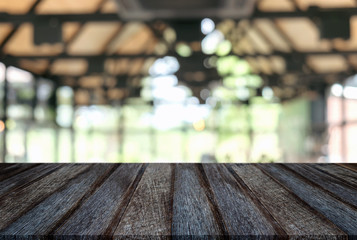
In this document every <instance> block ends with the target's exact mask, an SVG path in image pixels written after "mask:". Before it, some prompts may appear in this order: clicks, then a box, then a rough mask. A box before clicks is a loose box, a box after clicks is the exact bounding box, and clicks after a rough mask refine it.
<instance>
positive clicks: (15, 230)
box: [0, 164, 357, 240]
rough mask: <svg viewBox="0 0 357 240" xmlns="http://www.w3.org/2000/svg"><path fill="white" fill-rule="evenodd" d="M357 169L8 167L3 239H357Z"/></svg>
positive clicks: (3, 180) (3, 175)
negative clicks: (356, 184) (356, 185)
mask: <svg viewBox="0 0 357 240" xmlns="http://www.w3.org/2000/svg"><path fill="white" fill-rule="evenodd" d="M356 169H357V168H356V165H350V164H341V165H338V164H0V194H1V195H0V240H13V239H24V240H25V239H26V240H27V239H43V240H45V239H52V240H53V239H62V240H67V239H93V240H94V239H96V240H98V239H227V238H229V239H357V207H356V200H357V198H356V196H357V195H356V194H357V188H356V187H355V183H356V182H357V171H356Z"/></svg>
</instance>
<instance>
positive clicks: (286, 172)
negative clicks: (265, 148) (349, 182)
mask: <svg viewBox="0 0 357 240" xmlns="http://www.w3.org/2000/svg"><path fill="white" fill-rule="evenodd" d="M257 166H258V167H259V168H260V169H262V170H264V171H265V172H266V173H267V174H269V175H270V176H272V177H273V178H274V179H276V180H277V181H279V182H280V183H281V184H282V185H284V186H285V187H286V188H288V189H290V190H291V191H292V192H294V193H295V194H296V195H297V196H298V197H299V198H301V199H302V200H303V201H305V202H306V203H307V204H309V205H310V206H311V207H313V208H314V209H316V210H317V211H319V212H320V213H321V214H323V215H324V216H326V217H327V218H328V219H329V220H330V221H331V222H333V223H334V224H335V225H337V226H338V227H339V228H340V229H341V230H342V231H344V232H345V233H347V234H348V235H349V236H354V237H356V236H357V209H356V208H353V207H351V206H350V205H347V204H345V203H343V202H341V201H339V200H338V199H336V198H334V197H333V196H331V194H330V193H329V192H327V191H326V190H324V189H322V188H319V187H318V185H316V184H314V183H313V182H311V181H309V180H307V179H306V178H303V177H301V176H300V175H298V174H296V173H295V172H294V171H292V170H291V169H289V168H287V167H284V165H282V164H280V165H278V164H259V165H257Z"/></svg>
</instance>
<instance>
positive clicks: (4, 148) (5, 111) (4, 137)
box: [2, 66, 9, 162]
mask: <svg viewBox="0 0 357 240" xmlns="http://www.w3.org/2000/svg"><path fill="white" fill-rule="evenodd" d="M8 84H9V82H8V80H7V67H6V66H5V78H4V86H3V87H4V99H3V112H4V116H3V118H2V121H3V123H4V130H3V132H2V136H3V147H2V150H3V152H2V161H3V162H5V158H6V155H7V144H6V132H7V127H6V121H7V105H8V99H7V90H8Z"/></svg>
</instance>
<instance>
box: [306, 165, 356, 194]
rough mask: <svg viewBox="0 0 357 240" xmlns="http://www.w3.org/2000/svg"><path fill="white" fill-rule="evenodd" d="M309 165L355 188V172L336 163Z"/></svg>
mask: <svg viewBox="0 0 357 240" xmlns="http://www.w3.org/2000/svg"><path fill="white" fill-rule="evenodd" d="M311 165H312V166H314V167H315V168H317V169H319V170H321V171H324V172H326V173H328V174H331V176H334V177H335V178H339V179H341V180H343V181H345V182H346V183H348V184H350V185H352V186H353V187H355V188H357V172H355V171H353V170H351V169H348V168H345V167H342V166H339V165H337V164H311Z"/></svg>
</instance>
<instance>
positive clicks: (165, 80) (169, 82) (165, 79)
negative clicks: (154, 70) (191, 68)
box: [151, 75, 178, 88]
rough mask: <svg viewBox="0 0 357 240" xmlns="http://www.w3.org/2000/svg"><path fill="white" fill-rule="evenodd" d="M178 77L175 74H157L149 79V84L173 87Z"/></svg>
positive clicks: (155, 86) (156, 86)
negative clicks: (157, 75)
mask: <svg viewBox="0 0 357 240" xmlns="http://www.w3.org/2000/svg"><path fill="white" fill-rule="evenodd" d="M177 83H178V79H177V77H176V76H175V75H167V76H159V77H154V78H152V79H151V86H153V87H154V88H159V87H173V86H175V85H177Z"/></svg>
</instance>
